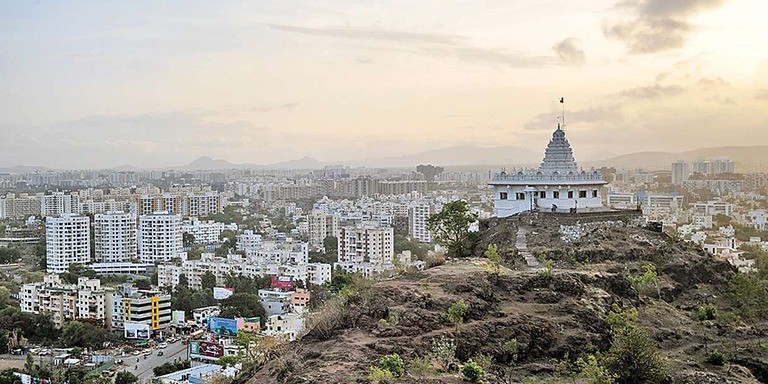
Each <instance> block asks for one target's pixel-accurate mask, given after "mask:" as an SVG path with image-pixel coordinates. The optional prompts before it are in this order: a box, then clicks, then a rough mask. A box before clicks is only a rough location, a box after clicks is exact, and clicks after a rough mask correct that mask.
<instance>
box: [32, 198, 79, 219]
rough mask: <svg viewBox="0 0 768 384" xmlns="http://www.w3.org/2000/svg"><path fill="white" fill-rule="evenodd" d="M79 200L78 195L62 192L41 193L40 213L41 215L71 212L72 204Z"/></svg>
mask: <svg viewBox="0 0 768 384" xmlns="http://www.w3.org/2000/svg"><path fill="white" fill-rule="evenodd" d="M72 200H75V204H74V205H77V202H79V199H78V195H69V194H65V193H64V192H52V193H51V194H49V195H43V197H42V199H41V201H40V214H41V215H42V216H44V217H45V216H61V215H64V214H67V213H73V211H72V206H73V202H72Z"/></svg>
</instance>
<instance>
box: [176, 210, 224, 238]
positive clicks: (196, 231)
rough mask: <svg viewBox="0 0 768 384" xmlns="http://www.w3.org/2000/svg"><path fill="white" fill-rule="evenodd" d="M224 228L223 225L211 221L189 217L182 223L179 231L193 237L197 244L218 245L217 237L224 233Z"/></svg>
mask: <svg viewBox="0 0 768 384" xmlns="http://www.w3.org/2000/svg"><path fill="white" fill-rule="evenodd" d="M224 227H225V226H224V223H217V222H215V221H213V220H208V221H201V220H200V219H198V218H197V217H190V218H188V219H186V220H184V221H183V222H182V224H181V231H182V232H183V233H189V234H191V235H192V236H194V237H195V243H197V244H218V243H220V242H221V240H220V239H219V237H221V233H222V232H224Z"/></svg>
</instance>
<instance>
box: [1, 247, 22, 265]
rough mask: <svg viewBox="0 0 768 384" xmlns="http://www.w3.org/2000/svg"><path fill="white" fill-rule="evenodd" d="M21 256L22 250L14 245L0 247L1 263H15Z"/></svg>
mask: <svg viewBox="0 0 768 384" xmlns="http://www.w3.org/2000/svg"><path fill="white" fill-rule="evenodd" d="M19 258H21V251H20V250H19V249H18V248H14V247H0V264H10V263H15V262H16V261H17V260H18V259H19Z"/></svg>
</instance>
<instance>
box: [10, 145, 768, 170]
mask: <svg viewBox="0 0 768 384" xmlns="http://www.w3.org/2000/svg"><path fill="white" fill-rule="evenodd" d="M542 156H543V155H542V153H540V152H537V151H532V150H530V149H527V148H521V147H514V146H503V147H477V146H472V145H462V146H456V147H449V148H443V149H434V150H428V151H424V152H419V153H415V154H411V155H403V156H390V157H385V158H381V159H367V160H363V161H345V162H323V161H320V160H317V159H315V158H312V157H303V158H300V159H296V160H290V161H283V162H277V163H271V164H252V163H243V164H237V163H232V162H229V161H227V160H223V159H213V158H211V157H208V156H202V157H200V158H197V159H195V160H194V161H192V162H191V163H189V164H184V165H179V166H169V167H160V168H154V169H157V170H170V169H173V170H180V171H194V170H227V169H253V170H283V169H321V168H323V167H325V166H328V165H341V164H343V165H348V166H367V167H382V168H384V167H389V168H399V167H404V168H405V167H415V166H416V165H419V164H434V165H441V166H446V167H448V166H450V167H453V168H456V167H458V166H473V169H474V168H488V167H512V166H536V165H537V164H538V163H539V162H540V161H541V158H542ZM718 158H728V159H731V160H733V161H734V162H735V163H736V171H737V172H762V171H768V145H760V146H745V147H737V146H730V147H713V148H701V149H696V150H692V151H685V152H676V153H675V152H635V153H629V154H625V155H620V156H615V157H611V158H608V159H605V160H599V161H582V162H579V164H580V165H582V166H584V167H603V166H606V167H616V168H628V169H632V168H644V169H648V170H668V169H670V165H671V164H672V162H674V161H677V160H686V161H695V160H702V159H718ZM576 160H577V161H578V159H576ZM463 168H466V167H463ZM51 169H52V168H49V167H43V166H24V165H17V166H13V167H5V168H0V173H27V172H44V171H48V170H51ZM112 169H113V170H116V171H139V170H145V169H146V168H139V167H135V166H132V165H121V166H119V167H115V168H112Z"/></svg>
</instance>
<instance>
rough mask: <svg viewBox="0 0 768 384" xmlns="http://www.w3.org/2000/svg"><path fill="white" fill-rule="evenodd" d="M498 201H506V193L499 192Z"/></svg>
mask: <svg viewBox="0 0 768 384" xmlns="http://www.w3.org/2000/svg"><path fill="white" fill-rule="evenodd" d="M499 199H500V200H506V199H507V193H506V192H499Z"/></svg>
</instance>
